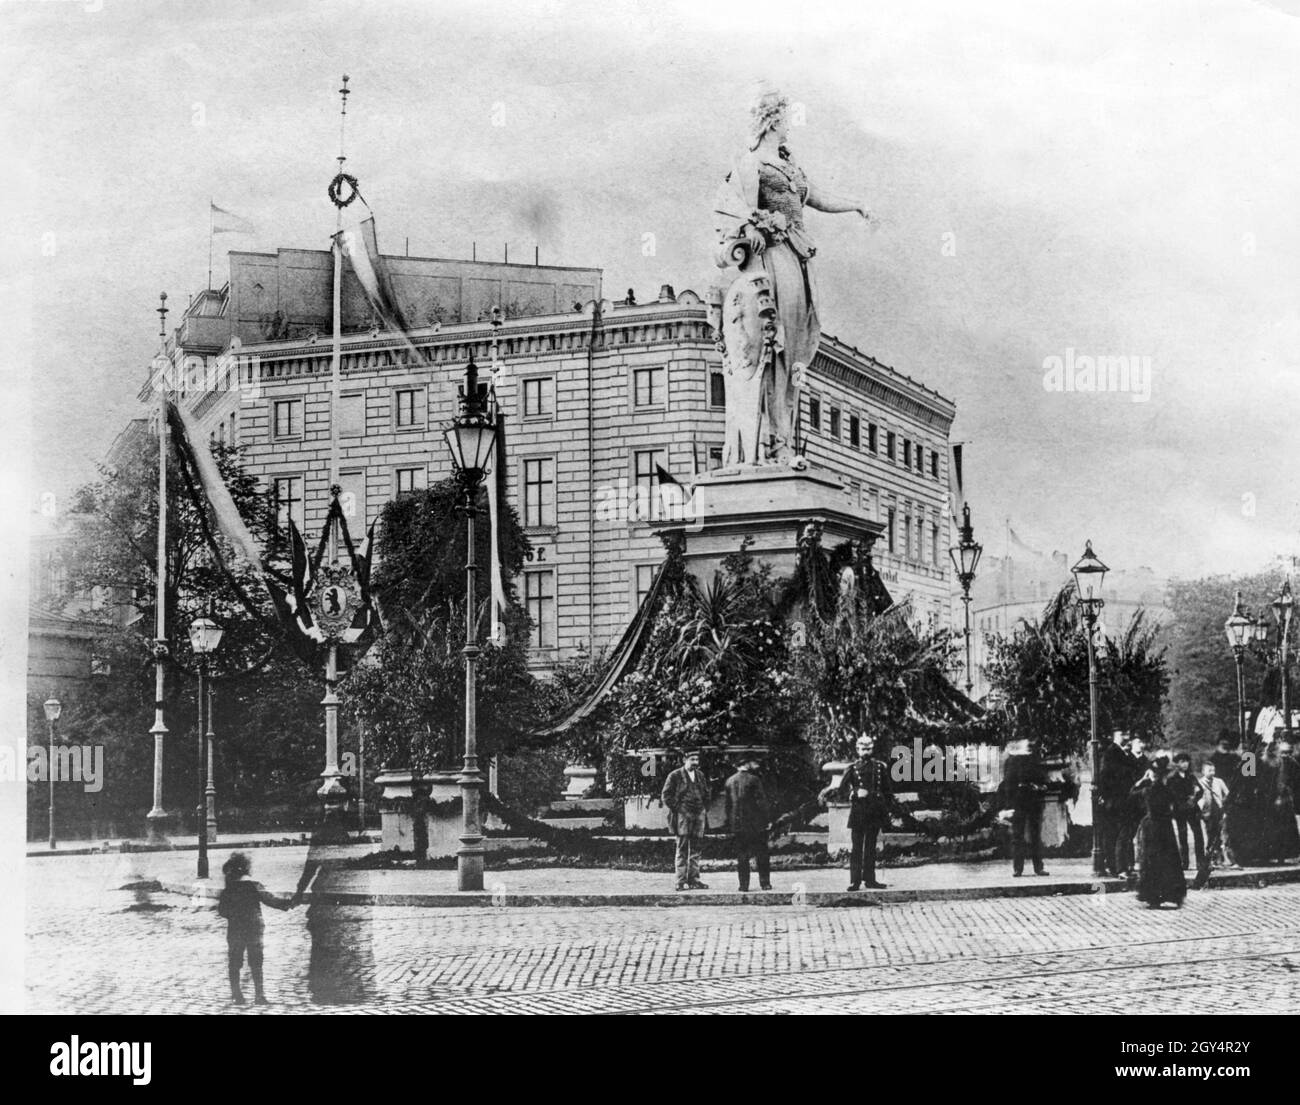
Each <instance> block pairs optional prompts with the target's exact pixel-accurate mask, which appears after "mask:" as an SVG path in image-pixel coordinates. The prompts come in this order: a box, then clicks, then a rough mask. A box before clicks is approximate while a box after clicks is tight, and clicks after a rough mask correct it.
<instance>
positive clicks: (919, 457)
mask: <svg viewBox="0 0 1300 1105" xmlns="http://www.w3.org/2000/svg"><path fill="white" fill-rule="evenodd" d="M916 470H917V471H918V472H919V473H920V474H921V475H923V476H924V475H925V450H924V449H922V448H921V446H920V444H919V443H918V444H917V446H916Z"/></svg>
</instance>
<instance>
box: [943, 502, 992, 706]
mask: <svg viewBox="0 0 1300 1105" xmlns="http://www.w3.org/2000/svg"><path fill="white" fill-rule="evenodd" d="M983 551H984V546H983V545H981V544H980V543H979V542H978V541H976V540H975V531H974V530H973V529H972V528H971V524H970V504H969V503H963V504H962V508H961V541H960V543H959V544H958V545H957V547H956V548H952V549H949V550H948V555H949V556H950V557H951V558H952V566H953V568H954V570H955V571H956V572H957V582H958V583H960V584H961V601H962V602H963V603H964V604H965V607H966V695H967V697H969V696H970V692H971V687H973V686H974V684H973V683H972V682H971V663H970V585H971V584H972V583H974V582H975V569H976V567H978V565H979V562H980V554H981V553H982V552H983Z"/></svg>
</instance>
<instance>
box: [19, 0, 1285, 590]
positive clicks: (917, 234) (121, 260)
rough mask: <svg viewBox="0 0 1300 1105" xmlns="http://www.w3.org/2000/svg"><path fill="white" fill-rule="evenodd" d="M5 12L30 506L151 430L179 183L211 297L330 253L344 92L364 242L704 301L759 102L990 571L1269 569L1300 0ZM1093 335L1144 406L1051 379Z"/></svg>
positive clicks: (272, 5)
mask: <svg viewBox="0 0 1300 1105" xmlns="http://www.w3.org/2000/svg"><path fill="white" fill-rule="evenodd" d="M0 30H2V31H3V35H2V36H0V37H3V39H4V46H3V48H2V49H3V54H2V55H0V56H3V58H4V60H5V61H6V63H7V64H6V65H5V72H6V74H7V77H8V80H7V82H6V83H7V93H6V97H5V107H3V108H2V109H0V127H3V130H2V131H0V134H3V148H4V149H6V150H7V151H8V152H9V156H8V157H7V158H6V159H5V164H6V165H7V166H8V174H9V180H8V182H7V183H8V185H9V191H10V194H11V197H12V199H11V202H10V203H9V204H7V205H4V206H5V208H6V210H4V211H3V212H2V213H0V225H4V228H5V231H6V234H5V238H6V240H7V241H9V242H11V243H13V244H14V246H13V248H11V249H10V250H7V251H5V253H6V256H5V257H3V258H2V259H0V301H2V302H0V311H3V312H4V320H3V321H4V327H3V333H2V334H0V371H2V372H3V374H4V378H5V380H6V381H7V384H8V386H7V388H6V392H5V394H7V395H9V396H10V401H8V402H6V403H5V404H4V405H3V408H4V409H0V440H2V441H3V444H4V446H5V447H6V452H5V453H4V454H3V461H4V464H5V468H4V481H5V484H4V486H5V488H7V489H9V490H12V489H13V488H14V487H15V486H17V485H21V486H22V487H23V488H24V489H25V493H26V494H27V496H28V499H29V501H35V497H36V496H38V495H39V494H40V493H41V492H42V491H53V492H55V493H56V495H59V496H66V494H67V492H68V491H69V490H70V489H71V488H72V487H75V486H76V485H77V484H78V483H80V482H83V481H84V480H87V479H90V478H93V476H94V474H95V467H94V466H95V462H96V461H98V460H99V459H101V458H102V457H103V455H104V453H105V451H106V449H107V448H108V446H109V445H110V444H111V442H112V440H113V438H114V436H115V435H116V433H117V432H118V430H119V429H120V428H121V426H122V425H123V424H124V423H125V422H126V420H128V419H129V418H132V417H136V416H138V415H140V414H141V413H142V408H141V407H140V405H139V404H138V401H137V399H136V393H137V390H138V388H139V386H140V384H141V382H142V381H143V379H144V373H145V366H146V365H147V363H148V360H149V357H150V356H151V354H152V353H153V351H154V349H155V347H156V342H157V330H158V325H157V316H156V314H155V313H154V310H155V308H156V307H157V301H158V293H159V291H163V290H165V291H166V292H167V293H168V295H169V296H170V297H171V304H172V305H173V306H176V307H180V306H183V304H184V303H185V301H186V298H187V296H188V295H190V294H193V293H195V292H197V291H199V290H201V289H202V288H203V287H204V286H205V284H206V282H207V257H208V203H209V201H210V200H215V202H216V203H217V204H218V205H219V206H221V207H224V208H227V209H228V210H231V211H233V212H236V213H238V214H240V215H242V216H244V217H246V218H248V219H249V220H251V222H252V223H253V224H254V225H255V227H256V228H257V229H256V233H255V234H254V235H252V236H248V237H228V236H227V237H219V238H218V239H217V244H218V247H219V251H218V256H217V261H216V274H215V279H214V283H215V284H216V285H218V286H219V285H220V284H221V283H222V282H223V280H224V278H225V271H226V269H225V266H224V263H223V257H222V255H221V252H220V250H222V249H229V248H240V249H266V250H274V249H275V248H276V247H279V246H286V247H287V246H296V247H307V248H325V247H326V245H327V244H328V236H329V234H330V233H331V231H332V230H333V226H334V218H333V208H332V207H331V206H330V204H329V201H328V199H327V198H326V192H325V189H326V185H327V184H328V182H329V180H330V178H331V177H332V176H333V174H334V172H335V171H336V163H335V160H334V158H335V156H336V155H337V153H338V143H339V126H338V124H339V117H338V95H337V89H338V87H339V85H340V83H341V82H340V78H341V75H342V74H343V73H345V72H346V73H347V74H348V75H349V76H350V78H351V81H350V84H351V88H352V89H353V93H354V94H353V95H352V96H351V98H350V102H349V115H348V134H347V156H348V162H347V168H348V170H349V171H351V172H353V173H355V174H356V175H357V176H358V177H359V178H360V182H361V186H362V189H363V192H364V194H365V196H366V199H367V200H368V201H369V203H370V204H371V206H372V207H373V208H374V211H375V213H376V216H377V222H378V229H379V235H380V244H381V246H382V247H383V249H384V251H385V252H390V253H401V252H403V250H404V249H405V248H406V240H407V239H408V238H409V242H410V252H411V254H412V255H415V256H442V257H468V256H469V254H470V251H471V248H472V245H471V244H472V243H474V242H477V243H478V253H479V256H480V257H487V258H496V257H500V256H501V250H502V247H503V243H506V242H508V243H509V244H510V247H511V250H512V254H513V255H514V256H515V257H526V256H527V257H530V256H531V255H532V250H533V247H534V245H536V246H537V247H538V248H539V249H540V254H541V259H542V260H543V261H544V262H549V263H557V264H570V265H594V266H599V267H601V268H603V269H604V271H605V294H606V297H607V298H610V299H615V298H621V296H622V295H623V294H624V290H625V289H626V288H628V287H632V288H634V289H635V290H636V292H637V296H638V298H640V299H648V298H653V297H654V296H655V295H656V294H657V292H658V289H659V286H660V285H661V284H664V283H669V284H672V285H674V287H676V288H677V289H678V290H679V291H680V290H681V289H682V288H688V287H690V288H695V289H697V290H700V291H703V290H704V289H705V287H706V286H707V284H708V282H709V281H710V279H711V278H712V276H713V273H714V272H715V271H716V270H714V268H713V264H712V255H713V242H714V238H713V231H712V223H713V220H712V218H711V209H712V199H713V195H714V192H715V190H716V188H717V185H718V183H719V182H720V180H721V178H722V176H723V175H724V174H725V172H726V171H727V167H728V165H729V162H730V161H731V159H732V157H733V156H734V155H735V153H736V152H738V150H739V149H740V148H741V147H742V144H743V143H744V141H745V138H746V127H747V121H748V109H749V106H750V104H751V103H752V101H753V98H754V96H755V93H756V91H757V90H759V89H760V88H761V87H763V86H765V85H775V86H778V87H780V88H781V89H782V90H783V91H784V92H785V93H786V94H787V95H788V96H789V97H790V98H791V100H792V101H793V102H794V103H795V104H796V105H797V108H798V111H797V121H799V122H800V125H797V126H795V128H794V129H793V131H792V134H791V143H790V144H791V148H792V151H793V154H794V156H795V158H796V159H797V160H798V161H799V163H800V164H801V165H802V166H803V168H804V169H805V170H806V171H807V173H808V175H809V177H810V178H811V179H812V180H813V181H814V182H816V183H817V184H818V185H820V186H821V187H823V188H829V189H833V190H835V191H838V192H841V193H844V194H847V195H850V196H861V197H862V198H864V199H865V200H866V202H867V204H868V206H869V207H870V208H871V210H872V212H873V214H874V215H875V217H876V220H877V222H876V225H875V227H874V228H872V227H868V226H867V225H865V224H863V223H862V222H861V221H860V220H857V219H855V218H854V217H853V216H845V215H839V216H832V215H825V214H820V213H816V212H810V213H809V215H808V228H809V231H810V233H811V235H812V237H813V239H814V241H816V243H817V245H818V254H817V258H816V261H815V265H816V270H817V271H816V278H817V281H818V289H819V311H820V314H821V318H822V325H823V329H824V330H825V331H826V332H827V333H830V334H834V335H835V336H837V337H839V338H841V339H843V340H845V341H847V342H849V343H850V344H852V345H855V346H857V347H858V348H859V349H861V350H863V351H864V352H867V353H869V354H871V355H872V356H874V357H876V358H877V359H878V360H880V361H882V362H883V363H885V364H888V365H890V366H892V367H894V368H895V369H897V370H899V371H900V372H903V373H905V374H907V375H908V376H911V377H913V378H914V379H917V380H919V381H921V382H922V383H924V384H926V385H927V386H929V387H931V388H933V389H935V390H937V391H939V392H941V393H942V394H944V395H946V396H948V397H949V398H951V399H953V400H954V401H955V403H956V405H957V411H958V414H957V419H956V423H955V424H954V427H953V434H952V436H953V439H954V440H959V441H964V442H966V443H967V444H966V446H965V454H966V485H967V486H966V489H967V493H968V498H969V501H970V504H971V507H972V512H973V516H974V520H975V526H976V535H977V537H979V538H981V539H982V540H983V541H984V543H985V545H986V547H987V548H988V549H989V550H990V552H992V553H994V554H1000V553H1001V552H1002V551H1003V542H1004V539H1005V538H1004V534H1005V529H1006V525H1007V523H1008V521H1009V523H1010V525H1011V527H1013V528H1014V529H1015V531H1016V533H1017V534H1018V535H1019V536H1020V538H1021V539H1022V540H1024V541H1025V542H1026V543H1027V544H1029V545H1031V546H1033V547H1036V548H1041V549H1043V550H1044V551H1050V550H1052V549H1062V550H1065V551H1066V552H1067V553H1069V554H1070V556H1071V559H1073V558H1074V557H1075V556H1077V555H1078V554H1081V553H1082V550H1083V545H1084V541H1085V539H1091V540H1092V542H1093V545H1094V547H1095V549H1096V550H1097V552H1098V553H1099V554H1100V555H1101V556H1102V558H1103V559H1104V560H1106V561H1107V563H1109V564H1110V565H1111V566H1112V567H1114V568H1131V567H1137V566H1149V567H1151V568H1153V569H1154V570H1155V571H1157V572H1158V573H1159V574H1161V575H1170V576H1173V575H1177V576H1183V577H1194V576H1197V575H1201V574H1207V573H1218V572H1238V571H1240V572H1245V571H1250V570H1254V569H1255V568H1257V567H1259V566H1260V565H1262V564H1264V563H1266V562H1268V561H1269V560H1271V559H1272V558H1274V557H1277V556H1288V557H1289V556H1292V555H1296V554H1300V493H1298V492H1297V480H1296V475H1295V466H1296V462H1297V459H1298V458H1297V455H1296V450H1295V448H1294V446H1295V445H1296V444H1297V431H1296V427H1295V413H1296V412H1297V409H1298V406H1300V219H1298V218H1297V204H1296V199H1297V189H1296V181H1297V180H1300V126H1298V125H1297V124H1298V123H1300V65H1297V64H1296V58H1297V57H1300V0H1287V2H1281V0H1276V2H1273V3H1250V2H1246V0H1223V2H1214V3H1208V2H1206V3H1202V2H1196V0H1183V2H1178V3H1163V2H1160V0H1148V2H1146V3H1143V4H1133V3H1131V0H1122V2H1116V3H1110V2H1099V3H1054V2H1053V3H1045V2H1043V0H1035V2H1033V3H978V2H964V3H927V2H924V0H907V2H899V3H893V2H885V3H877V2H871V0H865V2H857V3H852V4H843V5H818V6H812V5H797V4H788V3H787V4H767V3H757V2H751V3H745V4H737V3H728V2H713V3H709V4H702V3H698V2H693V3H684V2H678V0H656V2H654V3H630V2H626V0H624V2H620V0H612V2H606V3H602V4H598V5H597V4H591V3H567V2H564V3H561V2H541V3H530V4H518V3H511V2H508V0H506V2H498V3H494V4H492V5H490V6H489V5H469V4H459V3H454V2H439V3H436V4H431V3H413V2H400V0H372V2H367V3H364V4H362V3H343V2H337V0H310V2H308V0H257V2H253V3H249V2H240V0H225V2H222V3H208V2H206V0H191V2H187V3H184V4H181V3H157V2H152V0H136V2H125V0H27V2H24V0H9V2H3V3H0ZM648 236H652V237H648ZM647 243H650V245H647ZM178 317H179V316H178V314H173V316H172V321H173V322H176V321H177V320H178ZM1116 356H1125V357H1129V358H1132V359H1133V363H1135V364H1139V365H1141V364H1148V363H1149V365H1150V377H1149V384H1150V386H1149V390H1146V389H1143V390H1140V391H1138V392H1137V393H1136V394H1135V393H1134V392H1133V391H1130V392H1102V393H1097V392H1091V393H1089V392H1080V391H1069V390H1051V389H1050V388H1049V387H1048V386H1045V385H1047V384H1052V383H1053V379H1052V378H1051V377H1050V376H1049V371H1048V370H1049V368H1051V366H1052V365H1053V364H1054V362H1053V360H1052V358H1059V359H1060V362H1061V363H1062V365H1064V363H1065V362H1067V361H1071V362H1073V363H1074V364H1075V365H1076V366H1082V365H1083V364H1085V363H1086V360H1081V359H1080V358H1084V359H1086V358H1089V357H1116ZM1062 383H1063V381H1062ZM60 501H63V499H60Z"/></svg>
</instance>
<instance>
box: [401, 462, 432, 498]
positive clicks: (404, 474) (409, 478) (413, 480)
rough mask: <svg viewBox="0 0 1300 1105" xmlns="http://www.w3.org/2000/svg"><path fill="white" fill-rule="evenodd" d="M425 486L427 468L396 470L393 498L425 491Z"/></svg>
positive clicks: (420, 466) (422, 466)
mask: <svg viewBox="0 0 1300 1105" xmlns="http://www.w3.org/2000/svg"><path fill="white" fill-rule="evenodd" d="M424 485H425V467H424V465H423V464H421V465H419V466H418V467H410V468H394V469H393V497H394V498H396V497H397V496H398V495H409V494H410V493H411V492H412V491H423V490H424Z"/></svg>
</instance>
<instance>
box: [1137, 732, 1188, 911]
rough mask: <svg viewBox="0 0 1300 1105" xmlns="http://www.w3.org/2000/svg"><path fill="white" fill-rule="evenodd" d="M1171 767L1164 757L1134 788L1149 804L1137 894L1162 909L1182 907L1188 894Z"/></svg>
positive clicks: (1141, 831) (1139, 853)
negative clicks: (1176, 833) (1167, 905)
mask: <svg viewBox="0 0 1300 1105" xmlns="http://www.w3.org/2000/svg"><path fill="white" fill-rule="evenodd" d="M1168 769H1169V760H1168V758H1166V757H1164V756H1162V757H1160V758H1159V759H1158V760H1156V761H1155V763H1153V764H1152V765H1151V767H1150V768H1148V770H1147V772H1146V774H1145V775H1143V776H1142V778H1141V779H1140V780H1139V781H1138V783H1137V785H1136V786H1135V787H1134V788H1133V792H1134V793H1135V794H1140V795H1141V796H1142V799H1143V801H1144V803H1145V805H1146V816H1145V817H1143V818H1142V823H1141V824H1140V825H1139V826H1138V832H1137V863H1138V879H1137V897H1138V901H1139V902H1143V903H1145V905H1146V907H1147V908H1148V909H1158V908H1159V907H1160V905H1161V903H1163V902H1173V903H1174V905H1175V906H1181V905H1182V904H1183V899H1184V898H1186V897H1187V880H1186V879H1185V878H1184V877H1183V859H1182V856H1181V855H1179V853H1178V840H1177V838H1176V837H1175V836H1174V822H1173V816H1174V803H1173V796H1172V795H1171V794H1170V793H1169V791H1168V789H1167V788H1166V787H1165V775H1166V772H1167V771H1168Z"/></svg>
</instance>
